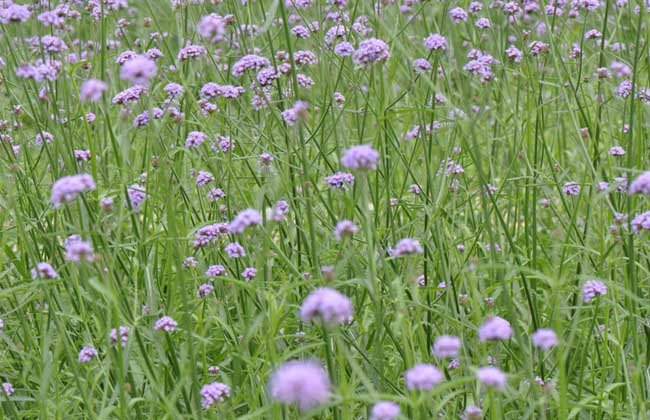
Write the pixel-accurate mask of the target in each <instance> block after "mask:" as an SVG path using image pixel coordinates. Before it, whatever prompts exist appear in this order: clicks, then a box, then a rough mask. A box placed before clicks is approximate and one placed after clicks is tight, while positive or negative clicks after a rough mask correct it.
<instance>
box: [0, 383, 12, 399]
mask: <svg viewBox="0 0 650 420" xmlns="http://www.w3.org/2000/svg"><path fill="white" fill-rule="evenodd" d="M2 390H3V391H4V393H5V395H6V396H7V397H11V396H12V395H13V394H14V392H15V391H14V386H13V385H12V384H11V383H10V382H3V383H2Z"/></svg>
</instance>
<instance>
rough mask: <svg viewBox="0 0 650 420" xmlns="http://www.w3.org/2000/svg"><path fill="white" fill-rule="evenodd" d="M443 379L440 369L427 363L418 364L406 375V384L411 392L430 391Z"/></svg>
mask: <svg viewBox="0 0 650 420" xmlns="http://www.w3.org/2000/svg"><path fill="white" fill-rule="evenodd" d="M443 379H444V376H443V374H442V372H440V369H438V368H437V367H435V366H433V365H430V364H427V363H419V364H416V365H415V366H413V367H412V368H411V369H409V370H407V371H406V372H405V373H404V382H405V383H406V389H408V390H409V391H430V390H432V389H433V387H434V386H436V385H438V384H439V383H440V382H442V381H443Z"/></svg>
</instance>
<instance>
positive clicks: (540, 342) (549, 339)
mask: <svg viewBox="0 0 650 420" xmlns="http://www.w3.org/2000/svg"><path fill="white" fill-rule="evenodd" d="M530 338H531V340H532V342H533V345H534V346H535V347H539V348H540V349H542V350H549V349H551V348H553V347H555V346H557V343H558V341H557V334H555V331H553V330H551V329H548V328H541V329H539V330H537V331H535V332H534V333H533V335H531V336H530Z"/></svg>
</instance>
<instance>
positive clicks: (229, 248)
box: [223, 242, 246, 258]
mask: <svg viewBox="0 0 650 420" xmlns="http://www.w3.org/2000/svg"><path fill="white" fill-rule="evenodd" d="M223 250H224V251H225V252H226V254H228V257H230V258H240V257H245V256H246V250H245V249H244V247H243V246H241V245H240V244H239V242H231V243H229V244H228V245H226V246H225V248H224V249H223Z"/></svg>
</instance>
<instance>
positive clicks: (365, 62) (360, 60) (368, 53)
mask: <svg viewBox="0 0 650 420" xmlns="http://www.w3.org/2000/svg"><path fill="white" fill-rule="evenodd" d="M388 57H390V52H389V51H388V44H386V43H385V42H384V41H382V40H381V39H377V38H370V39H365V40H363V41H361V42H360V43H359V48H357V49H356V51H355V52H354V54H352V60H353V61H354V63H355V64H357V65H359V66H363V67H366V66H369V65H372V64H377V63H380V62H383V61H386V60H387V59H388Z"/></svg>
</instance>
